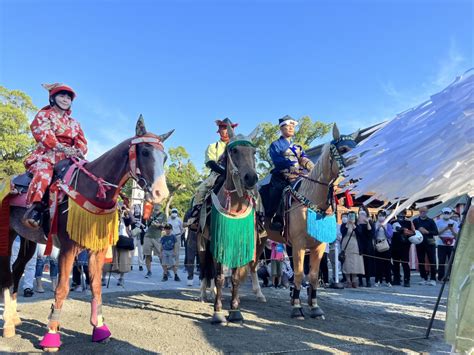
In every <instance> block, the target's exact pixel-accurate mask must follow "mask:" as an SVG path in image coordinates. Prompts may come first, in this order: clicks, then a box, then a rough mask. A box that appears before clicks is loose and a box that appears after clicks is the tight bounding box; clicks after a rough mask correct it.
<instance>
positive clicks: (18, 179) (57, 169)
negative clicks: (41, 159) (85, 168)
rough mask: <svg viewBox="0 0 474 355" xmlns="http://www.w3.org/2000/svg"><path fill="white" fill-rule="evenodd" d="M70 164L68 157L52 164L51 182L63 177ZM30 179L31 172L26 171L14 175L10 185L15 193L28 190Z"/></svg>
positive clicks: (31, 178) (31, 176) (31, 177)
mask: <svg viewBox="0 0 474 355" xmlns="http://www.w3.org/2000/svg"><path fill="white" fill-rule="evenodd" d="M71 165H72V160H70V159H64V160H61V161H60V162H59V163H57V164H56V165H55V166H54V174H53V179H52V181H51V182H54V181H56V180H59V179H64V177H65V176H66V173H67V171H68V170H69V167H70V166H71ZM31 180H33V174H32V173H30V172H29V171H27V172H25V173H23V174H20V175H17V176H15V177H14V178H13V179H12V185H13V187H14V188H15V190H16V192H17V193H19V194H23V193H26V192H27V191H28V187H29V186H30V183H31Z"/></svg>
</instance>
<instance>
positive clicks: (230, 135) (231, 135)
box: [227, 124, 235, 139]
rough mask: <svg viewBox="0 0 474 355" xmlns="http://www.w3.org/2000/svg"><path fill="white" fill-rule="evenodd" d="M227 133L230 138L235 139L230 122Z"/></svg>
mask: <svg viewBox="0 0 474 355" xmlns="http://www.w3.org/2000/svg"><path fill="white" fill-rule="evenodd" d="M227 134H228V135H229V139H233V138H234V137H235V133H234V129H233V128H232V125H230V124H227Z"/></svg>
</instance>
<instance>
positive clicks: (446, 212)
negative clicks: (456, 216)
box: [443, 211, 451, 214]
mask: <svg viewBox="0 0 474 355" xmlns="http://www.w3.org/2000/svg"><path fill="white" fill-rule="evenodd" d="M443 214H451V212H448V211H445V212H443Z"/></svg>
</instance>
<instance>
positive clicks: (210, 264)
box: [199, 127, 261, 324]
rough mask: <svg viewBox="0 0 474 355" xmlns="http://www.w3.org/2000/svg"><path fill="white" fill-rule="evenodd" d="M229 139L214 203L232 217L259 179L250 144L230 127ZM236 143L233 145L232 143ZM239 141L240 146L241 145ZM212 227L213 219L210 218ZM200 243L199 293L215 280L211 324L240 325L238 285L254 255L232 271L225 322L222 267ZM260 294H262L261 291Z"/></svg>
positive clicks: (241, 209) (246, 202) (246, 201)
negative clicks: (224, 166) (223, 207)
mask: <svg viewBox="0 0 474 355" xmlns="http://www.w3.org/2000/svg"><path fill="white" fill-rule="evenodd" d="M228 131H229V136H230V137H231V143H229V145H228V146H227V149H226V152H225V160H226V176H225V182H224V184H223V185H222V187H221V188H220V189H219V191H218V192H217V194H216V196H217V199H218V202H217V201H215V199H214V202H217V203H218V204H219V205H220V206H226V205H227V206H226V207H227V208H228V209H229V210H230V211H232V213H233V214H234V215H239V214H240V213H243V212H244V211H246V210H247V209H248V208H249V207H251V206H249V205H250V204H251V202H250V201H249V196H251V194H252V192H253V191H254V190H255V186H256V184H257V181H258V176H257V172H256V168H255V148H254V147H253V146H252V145H250V144H246V143H250V141H249V140H247V139H246V138H245V137H243V136H241V137H239V136H237V137H234V133H233V130H232V128H231V127H229V128H228ZM233 141H235V143H236V144H235V145H234V144H232V142H233ZM238 141H240V142H241V143H242V144H240V143H239V142H238ZM252 223H253V228H254V232H255V231H256V230H255V228H256V226H255V219H253V222H252ZM211 225H212V218H211ZM199 238H200V241H199V244H200V245H201V246H202V245H205V247H206V251H205V252H200V259H201V270H202V276H203V279H202V281H201V282H202V284H201V292H203V291H204V292H205V287H206V285H207V284H208V281H210V280H209V279H210V278H212V277H214V281H215V285H216V295H215V300H214V315H213V317H212V321H211V322H212V323H213V324H219V323H224V322H226V321H227V320H228V321H229V322H242V321H243V316H242V314H241V312H240V300H239V286H240V282H241V279H242V277H243V275H245V270H246V268H247V264H249V262H250V263H253V261H254V260H255V259H254V258H255V256H254V255H252V260H251V261H247V264H245V265H241V266H240V267H234V268H232V299H231V303H230V312H229V316H228V318H227V320H226V318H225V316H224V314H223V312H222V288H223V286H224V278H225V277H224V274H223V265H222V264H221V263H219V262H217V261H216V260H215V257H213V255H212V254H211V251H210V248H211V243H210V242H205V241H204V240H203V236H202V235H200V236H199ZM252 242H253V244H254V246H255V247H256V244H257V237H256V233H254V239H253V241H252ZM260 293H261V292H260Z"/></svg>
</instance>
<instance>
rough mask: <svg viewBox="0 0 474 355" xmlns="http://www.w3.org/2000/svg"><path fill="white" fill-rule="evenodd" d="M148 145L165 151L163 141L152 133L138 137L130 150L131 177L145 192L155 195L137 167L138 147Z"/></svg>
mask: <svg viewBox="0 0 474 355" xmlns="http://www.w3.org/2000/svg"><path fill="white" fill-rule="evenodd" d="M143 143H148V144H151V145H152V146H154V147H157V148H158V149H160V150H161V151H164V150H165V148H164V147H163V143H162V142H161V139H160V138H159V137H158V136H156V135H154V134H151V133H147V134H145V135H143V136H136V137H134V138H133V139H132V140H131V142H130V147H129V149H128V160H129V167H130V169H129V172H128V174H129V176H130V177H131V178H132V179H133V180H135V181H136V182H137V184H138V185H139V186H140V187H141V188H142V189H143V190H144V191H145V193H149V194H151V195H153V193H152V191H151V186H150V183H149V182H148V181H147V180H146V179H145V178H144V177H143V176H142V174H141V171H140V168H139V167H138V165H137V146H138V145H139V144H143Z"/></svg>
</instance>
